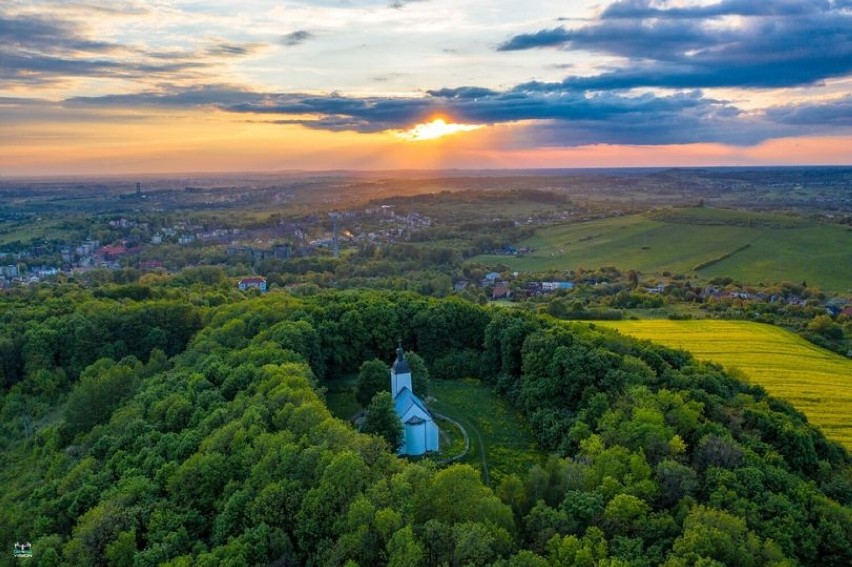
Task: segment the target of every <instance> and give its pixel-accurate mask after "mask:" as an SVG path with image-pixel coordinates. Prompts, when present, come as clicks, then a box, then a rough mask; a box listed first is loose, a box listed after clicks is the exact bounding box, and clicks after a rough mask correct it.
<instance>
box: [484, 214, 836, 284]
mask: <svg viewBox="0 0 852 567" xmlns="http://www.w3.org/2000/svg"><path fill="white" fill-rule="evenodd" d="M705 211H706V212H705ZM744 214H745V213H742V212H739V211H721V210H718V209H717V210H714V209H706V210H702V209H686V210H685V212H683V213H682V214H680V215H678V216H677V217H670V218H668V219H667V218H666V217H663V216H660V217H657V218H656V219H652V218H648V217H646V216H642V215H632V216H627V217H618V218H610V219H603V220H597V221H591V222H585V223H576V224H563V225H558V226H553V227H549V228H545V229H542V230H540V231H538V232H537V234H536V235H535V236H533V237H532V238H530V239H529V240H527V241H524V242H521V243H519V246H528V247H534V248H536V251H535V252H534V253H532V254H529V255H526V256H523V257H519V258H515V257H511V256H487V255H484V256H477V257H476V258H474V259H473V261H476V262H482V263H486V264H497V263H503V264H506V265H508V266H510V267H511V268H512V269H513V270H520V271H543V270H568V269H574V268H577V267H584V268H592V269H593V268H598V267H601V266H616V267H618V268H621V269H630V268H632V269H636V270H639V271H641V272H644V273H660V272H663V271H666V270H668V271H671V272H673V273H690V272H692V271H693V267H694V266H695V265H697V264H699V263H700V262H704V261H707V260H710V259H713V258H717V257H719V256H721V255H723V254H726V253H728V252H732V251H734V250H736V249H737V248H740V247H741V246H743V245H744V244H751V246H750V247H749V248H747V249H745V250H743V251H740V252H737V253H736V254H734V255H732V256H731V257H730V258H728V259H726V260H723V261H721V262H718V263H716V264H714V265H712V266H710V267H708V268H705V269H702V270H701V271H700V272H699V273H700V274H701V275H702V276H705V277H708V278H712V277H716V276H730V277H733V278H736V279H739V280H742V281H746V282H751V283H759V282H763V281H794V282H800V281H802V280H806V281H807V282H808V283H809V284H810V285H817V286H819V287H821V288H823V289H826V290H832V291H846V290H847V289H848V288H849V287H850V282H852V264H850V263H849V261H848V253H847V251H848V250H850V249H852V231H849V230H847V229H846V228H845V227H842V226H838V225H831V224H819V223H808V222H806V221H787V222H786V223H785V222H784V221H783V220H778V219H779V218H780V217H779V216H778V215H759V214H755V215H754V217H753V218H754V219H755V223H754V224H753V225H752V226H748V222H747V219H746V220H745V221H744V219H743V218H742V217H743V215H744ZM747 218H748V216H747ZM698 223H702V224H698ZM710 223H714V224H710Z"/></svg>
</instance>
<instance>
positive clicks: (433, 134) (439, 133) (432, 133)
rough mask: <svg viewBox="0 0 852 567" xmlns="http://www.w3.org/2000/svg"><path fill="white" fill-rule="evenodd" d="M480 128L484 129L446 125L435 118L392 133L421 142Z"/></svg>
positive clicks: (475, 125) (474, 125) (461, 125)
mask: <svg viewBox="0 0 852 567" xmlns="http://www.w3.org/2000/svg"><path fill="white" fill-rule="evenodd" d="M480 128H485V126H484V125H483V124H454V123H448V122H447V121H446V120H444V119H443V118H435V119H434V120H432V121H431V122H424V123H422V124H417V125H415V126H412V127H411V128H409V129H408V130H397V131H395V132H394V135H395V136H397V137H398V138H402V139H403V140H406V141H409V142H422V141H425V140H435V139H437V138H443V137H444V136H451V135H453V134H459V133H461V132H472V131H474V130H479V129H480Z"/></svg>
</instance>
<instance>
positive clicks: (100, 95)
mask: <svg viewBox="0 0 852 567" xmlns="http://www.w3.org/2000/svg"><path fill="white" fill-rule="evenodd" d="M831 164H838V165H848V164H852V0H760V1H758V0H618V1H607V0H603V1H598V0H572V1H570V2H567V1H556V0H535V1H528V2H516V1H511V0H301V1H296V0H242V1H239V2H237V1H225V0H206V1H200V0H123V1H122V0H2V2H0V176H18V175H71V174H86V175H90V174H127V173H140V174H141V173H151V174H153V173H176V172H219V171H221V172H225V171H281V170H294V169H295V170H332V169H364V170H387V169H436V168H470V169H490V168H537V167H542V168H554V167H566V168H568V167H618V166H625V167H636V166H706V165H729V166H737V165H744V166H746V165H831Z"/></svg>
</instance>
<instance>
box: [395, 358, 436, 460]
mask: <svg viewBox="0 0 852 567" xmlns="http://www.w3.org/2000/svg"><path fill="white" fill-rule="evenodd" d="M391 395H393V402H394V406H395V408H396V414H397V415H398V416H399V419H400V421H402V428H403V430H404V431H405V438H404V441H403V443H402V445H400V447H399V450H398V451H397V453H399V454H400V455H409V456H415V455H422V454H424V453H427V452H430V451H437V450H438V426H437V425H436V424H435V421H434V420H433V419H432V414H431V413H429V410H428V409H426V405H425V404H424V403H423V402H422V401H421V400H420V398H418V397H417V396H416V395H415V394H414V388H413V387H412V385H411V367H410V366H409V365H408V361H406V360H405V353H404V352H403V350H402V346H401V345H400V347H399V348H397V349H396V360H395V361H394V363H393V366H391Z"/></svg>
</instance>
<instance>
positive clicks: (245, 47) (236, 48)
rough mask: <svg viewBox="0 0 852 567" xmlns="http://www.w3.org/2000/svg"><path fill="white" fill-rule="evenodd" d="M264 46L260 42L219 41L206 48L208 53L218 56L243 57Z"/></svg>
mask: <svg viewBox="0 0 852 567" xmlns="http://www.w3.org/2000/svg"><path fill="white" fill-rule="evenodd" d="M264 47H265V44H262V43H219V44H216V45H213V46H210V47H208V48H207V50H206V52H207V54H208V55H213V56H219V57H245V56H246V55H252V54H254V53H257V52H258V51H260V50H261V49H263V48H264Z"/></svg>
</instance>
